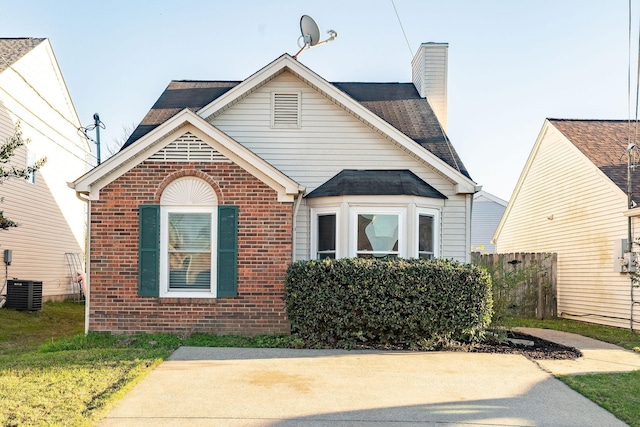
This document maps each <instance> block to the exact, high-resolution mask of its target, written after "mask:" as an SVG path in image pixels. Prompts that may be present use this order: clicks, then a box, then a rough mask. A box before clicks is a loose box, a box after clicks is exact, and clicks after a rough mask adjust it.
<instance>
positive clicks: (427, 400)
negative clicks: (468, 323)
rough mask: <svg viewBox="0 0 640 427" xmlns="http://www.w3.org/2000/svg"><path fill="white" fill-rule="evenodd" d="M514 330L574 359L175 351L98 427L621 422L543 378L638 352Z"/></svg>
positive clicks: (625, 362) (627, 364)
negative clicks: (566, 350) (574, 354)
mask: <svg viewBox="0 0 640 427" xmlns="http://www.w3.org/2000/svg"><path fill="white" fill-rule="evenodd" d="M523 332H526V333H529V334H531V335H539V336H540V337H541V338H545V339H549V340H552V341H556V342H560V343H562V344H568V341H569V340H574V341H571V342H572V344H568V345H572V346H574V347H576V348H579V349H580V350H581V351H582V352H583V353H584V354H585V357H584V358H581V359H579V360H578V361H575V362H573V363H572V364H569V363H561V362H567V361H538V364H536V363H534V362H532V361H530V360H528V359H526V358H525V357H523V356H519V355H499V354H481V353H450V352H377V351H335V350H283V349H236V348H201V347H182V348H180V349H178V350H177V351H176V352H175V353H174V354H173V355H172V356H171V357H170V358H169V359H168V360H167V361H165V362H163V363H162V364H160V366H158V368H156V369H155V370H154V371H153V372H151V373H150V374H149V375H148V376H147V377H146V378H145V379H144V380H142V381H141V382H140V383H139V384H138V385H137V386H136V387H135V388H134V389H133V390H132V391H131V392H130V393H129V394H127V395H126V396H125V397H124V399H123V400H121V401H120V402H119V403H118V404H117V406H116V407H115V408H114V409H113V410H112V411H111V412H110V413H109V414H107V417H106V419H104V420H103V422H102V423H101V424H100V425H101V426H103V427H111V426H153V427H162V426H314V427H315V426H339V427H342V426H357V427H360V426H372V425H373V426H403V427H406V426H440V427H442V426H445V425H446V426H580V427H584V426H624V425H626V424H624V423H623V422H621V421H620V420H618V419H616V418H615V417H614V416H613V415H611V414H610V413H608V412H607V411H605V410H604V409H602V408H600V407H599V406H597V405H596V404H594V403H593V402H591V401H589V400H588V399H586V398H584V397H583V396H581V395H580V394H578V393H576V392H574V391H572V390H571V389H569V388H568V387H567V386H565V385H564V384H563V383H562V382H560V381H558V380H557V379H555V378H554V377H553V375H552V373H553V374H564V373H584V372H604V371H608V370H610V369H613V370H614V371H622V370H634V369H640V355H638V354H635V353H632V352H628V351H625V350H622V349H620V348H619V347H615V346H613V347H614V348H610V347H609V345H608V344H607V345H603V343H600V342H598V341H595V340H588V339H586V340H584V339H583V338H582V337H578V336H576V335H572V334H568V335H554V334H553V332H554V331H546V330H529V329H527V330H523ZM623 354H624V357H623V356H622V355H623ZM541 368H542V369H541Z"/></svg>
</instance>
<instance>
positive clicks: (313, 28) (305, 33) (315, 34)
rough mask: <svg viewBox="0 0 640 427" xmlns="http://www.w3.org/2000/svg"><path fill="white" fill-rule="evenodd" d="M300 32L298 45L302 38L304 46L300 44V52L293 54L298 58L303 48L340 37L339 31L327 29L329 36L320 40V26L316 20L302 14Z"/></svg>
mask: <svg viewBox="0 0 640 427" xmlns="http://www.w3.org/2000/svg"><path fill="white" fill-rule="evenodd" d="M300 32H301V33H302V35H301V36H300V37H299V38H298V46H300V40H302V46H300V50H299V51H298V53H296V54H295V55H293V57H294V58H295V59H298V55H300V54H301V53H302V51H303V50H305V49H308V48H310V47H313V46H319V45H321V44H325V43H328V42H332V41H334V40H335V39H336V38H337V37H338V33H337V32H335V31H333V30H329V31H327V34H329V38H328V39H326V40H322V41H320V28H318V24H316V21H314V20H313V18H312V17H310V16H309V15H302V18H300Z"/></svg>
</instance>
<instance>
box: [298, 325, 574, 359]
mask: <svg viewBox="0 0 640 427" xmlns="http://www.w3.org/2000/svg"><path fill="white" fill-rule="evenodd" d="M505 335H506V336H505ZM504 338H507V339H516V340H524V341H528V342H532V343H533V345H524V344H520V343H517V342H512V341H509V340H505V339H504ZM305 347H306V348H316V349H317V348H322V346H320V347H319V346H318V345H317V343H311V342H307V343H306V346H305ZM324 348H337V347H331V346H329V347H324ZM338 348H339V347H338ZM349 348H351V349H353V350H400V351H402V350H410V349H409V348H407V347H405V346H402V345H389V344H382V343H373V342H367V343H362V344H359V345H356V346H354V347H349ZM434 350H435V351H457V352H467V353H496V354H521V355H523V356H525V357H527V358H529V359H532V360H539V359H553V360H567V359H569V360H570V359H576V358H578V357H581V356H582V353H581V352H580V350H578V349H576V348H573V347H566V346H563V345H560V344H556V343H553V342H550V341H547V340H543V339H541V338H537V337H534V336H531V335H527V334H522V333H520V332H514V331H505V332H504V333H503V336H502V337H501V339H487V340H485V341H484V342H481V343H477V342H459V341H456V342H450V343H448V344H447V345H445V346H443V347H440V348H436V349H434Z"/></svg>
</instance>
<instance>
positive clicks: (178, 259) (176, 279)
mask: <svg viewBox="0 0 640 427" xmlns="http://www.w3.org/2000/svg"><path fill="white" fill-rule="evenodd" d="M210 286H211V214H208V213H169V288H170V289H209V288H210Z"/></svg>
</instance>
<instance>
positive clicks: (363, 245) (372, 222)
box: [358, 214, 399, 256]
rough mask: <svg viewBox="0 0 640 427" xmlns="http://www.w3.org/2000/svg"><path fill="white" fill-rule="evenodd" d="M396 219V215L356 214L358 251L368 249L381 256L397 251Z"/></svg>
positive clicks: (397, 219)
mask: <svg viewBox="0 0 640 427" xmlns="http://www.w3.org/2000/svg"><path fill="white" fill-rule="evenodd" d="M398 221H399V218H398V215H380V214H375V215H373V214H360V215H358V252H360V251H370V252H375V253H379V254H380V255H383V256H384V255H387V254H389V253H390V252H397V251H398ZM376 255H377V254H376Z"/></svg>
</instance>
